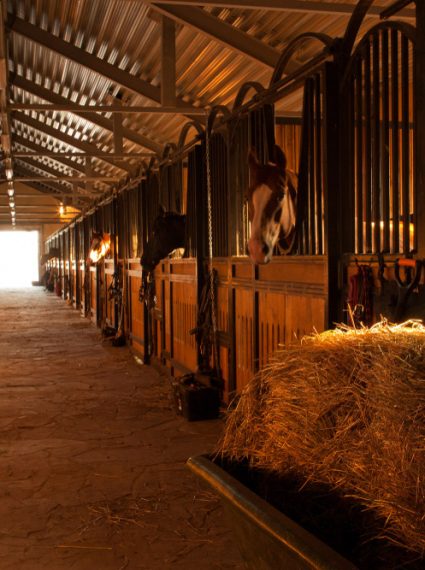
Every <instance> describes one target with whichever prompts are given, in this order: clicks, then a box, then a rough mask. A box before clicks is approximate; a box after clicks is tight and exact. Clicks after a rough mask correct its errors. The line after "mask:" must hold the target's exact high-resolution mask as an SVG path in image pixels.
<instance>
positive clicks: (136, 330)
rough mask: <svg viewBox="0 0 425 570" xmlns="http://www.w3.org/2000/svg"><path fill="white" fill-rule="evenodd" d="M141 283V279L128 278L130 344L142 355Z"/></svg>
mask: <svg viewBox="0 0 425 570" xmlns="http://www.w3.org/2000/svg"><path fill="white" fill-rule="evenodd" d="M141 283H142V278H141V277H136V276H134V275H132V276H131V277H130V287H129V294H130V306H131V331H130V333H131V344H132V346H133V348H134V349H135V350H136V351H137V352H139V353H140V354H143V352H144V334H143V331H144V318H143V305H142V303H141V302H140V301H139V289H140V285H141Z"/></svg>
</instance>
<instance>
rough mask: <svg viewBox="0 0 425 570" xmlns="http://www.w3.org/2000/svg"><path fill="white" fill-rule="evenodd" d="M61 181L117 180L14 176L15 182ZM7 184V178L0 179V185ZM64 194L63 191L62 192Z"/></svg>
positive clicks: (96, 177) (106, 178)
mask: <svg viewBox="0 0 425 570" xmlns="http://www.w3.org/2000/svg"><path fill="white" fill-rule="evenodd" d="M56 180H61V181H65V182H96V181H97V180H112V181H114V182H117V181H118V180H119V178H112V177H110V176H84V177H83V176H61V175H59V176H31V175H28V176H15V178H14V181H15V182H47V181H52V182H55V181H56ZM4 182H7V178H4V179H0V184H2V183H4ZM64 192H65V190H64Z"/></svg>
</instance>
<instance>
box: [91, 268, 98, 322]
mask: <svg viewBox="0 0 425 570" xmlns="http://www.w3.org/2000/svg"><path fill="white" fill-rule="evenodd" d="M90 281H91V283H90V317H91V320H92V321H93V322H94V323H96V311H97V307H96V305H97V301H96V300H97V283H96V267H90Z"/></svg>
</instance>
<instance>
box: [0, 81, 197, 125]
mask: <svg viewBox="0 0 425 570" xmlns="http://www.w3.org/2000/svg"><path fill="white" fill-rule="evenodd" d="M16 77H21V76H20V75H17V76H16ZM12 82H13V81H12ZM29 83H31V82H29ZM37 87H38V85H37ZM49 93H50V91H49ZM65 101H66V99H65ZM8 109H9V111H70V112H72V113H74V114H76V115H80V114H81V115H86V114H87V113H120V114H122V115H125V114H128V113H137V114H138V115H143V114H147V115H153V114H160V115H167V114H172V115H176V114H183V113H186V112H187V111H186V109H184V108H183V107H175V106H170V105H167V106H163V105H162V106H160V107H148V106H146V105H143V106H141V105H131V106H129V105H123V106H122V107H120V106H119V105H77V104H75V103H66V104H65V103H64V104H57V103H52V104H49V103H10V104H9V106H8ZM205 113H206V109H204V108H203V107H196V108H195V107H194V108H193V109H191V111H190V114H191V115H193V116H200V117H205ZM131 132H133V131H131Z"/></svg>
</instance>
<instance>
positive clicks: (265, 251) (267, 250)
mask: <svg viewBox="0 0 425 570" xmlns="http://www.w3.org/2000/svg"><path fill="white" fill-rule="evenodd" d="M269 251H270V248H269V246H268V245H267V244H266V243H265V244H264V245H263V247H262V252H263V253H264V255H267V254H268V253H269Z"/></svg>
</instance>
